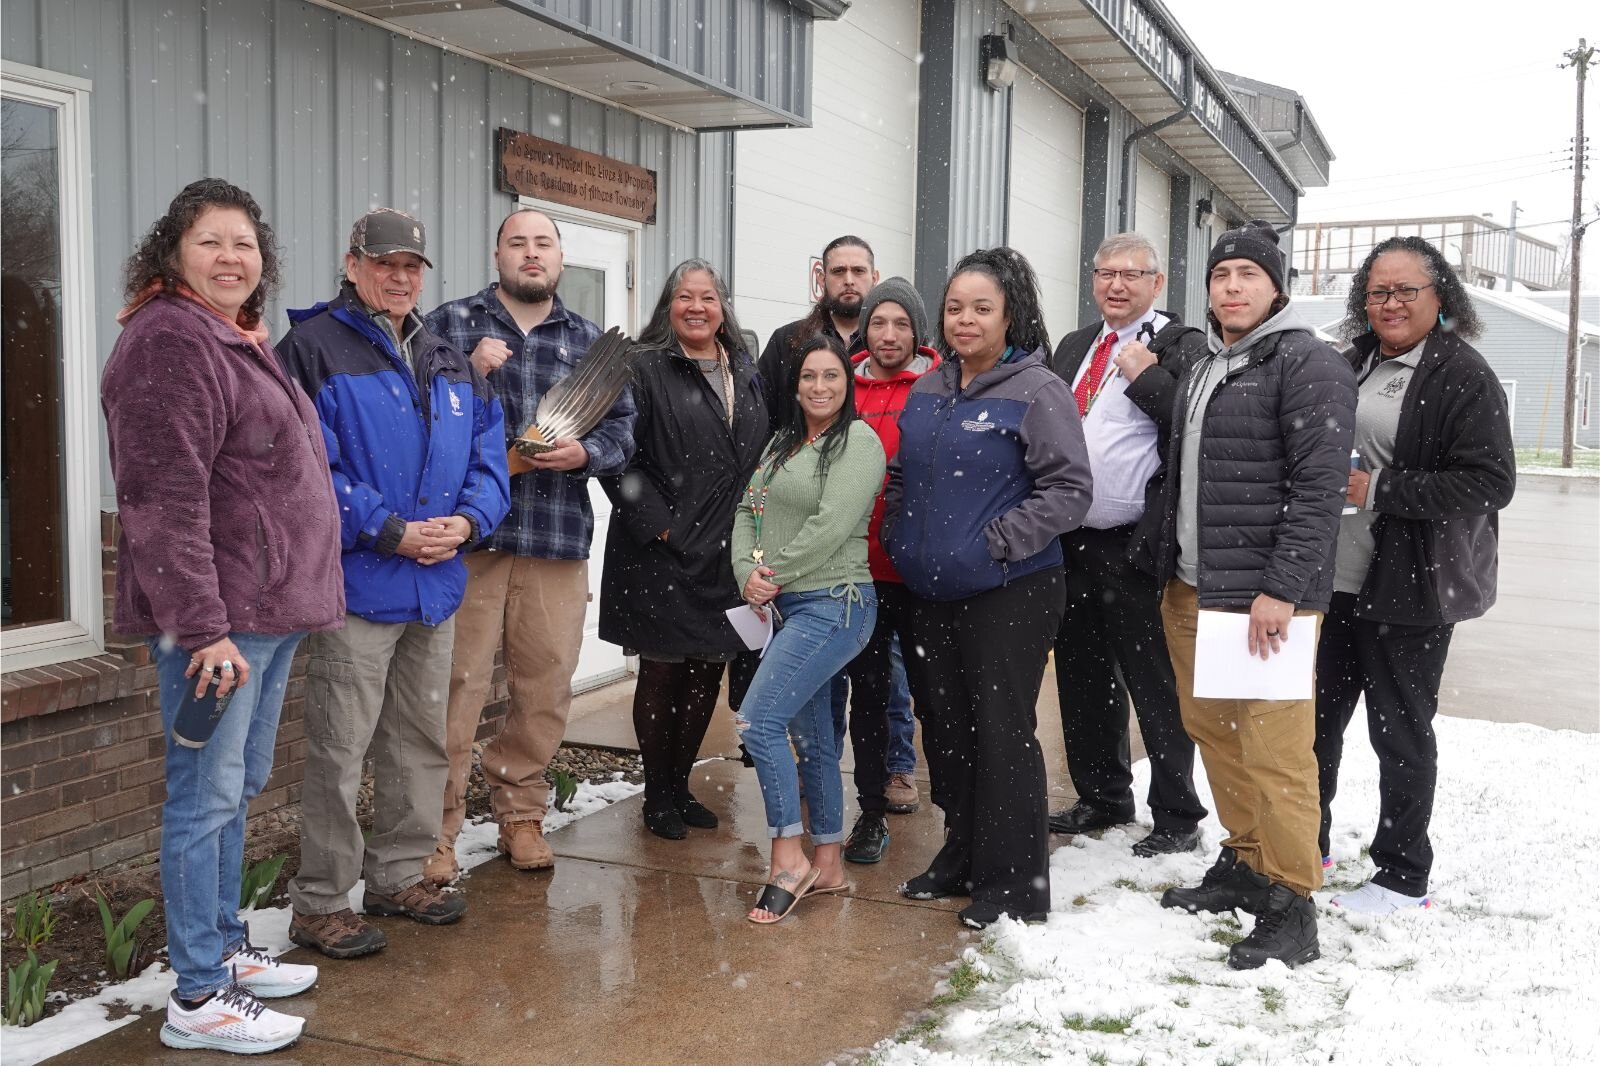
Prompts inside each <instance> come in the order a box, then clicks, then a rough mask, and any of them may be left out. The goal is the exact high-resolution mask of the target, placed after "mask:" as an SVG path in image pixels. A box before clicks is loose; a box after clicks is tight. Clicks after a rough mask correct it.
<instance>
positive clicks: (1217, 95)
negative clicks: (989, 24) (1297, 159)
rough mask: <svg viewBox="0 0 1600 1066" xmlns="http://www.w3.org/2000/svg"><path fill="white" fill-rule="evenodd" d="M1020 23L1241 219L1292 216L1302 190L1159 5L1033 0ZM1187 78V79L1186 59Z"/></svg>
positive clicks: (1154, 0)
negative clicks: (1149, 129) (1151, 131)
mask: <svg viewBox="0 0 1600 1066" xmlns="http://www.w3.org/2000/svg"><path fill="white" fill-rule="evenodd" d="M1023 10H1024V11H1025V12H1026V13H1025V14H1024V15H1023V17H1024V18H1026V19H1027V20H1028V22H1029V23H1030V24H1032V25H1033V27H1034V28H1035V29H1037V30H1038V31H1039V32H1040V33H1041V34H1043V35H1044V36H1045V37H1046V38H1047V39H1048V40H1049V41H1050V43H1051V44H1053V45H1054V46H1055V47H1056V48H1057V49H1059V50H1060V51H1061V53H1062V54H1063V55H1065V56H1066V57H1067V58H1068V59H1071V60H1072V61H1073V62H1074V63H1076V64H1077V65H1078V66H1080V67H1082V68H1083V69H1084V70H1085V71H1086V72H1087V73H1088V74H1089V76H1090V77H1092V78H1093V79H1094V80H1095V81H1097V82H1099V83H1100V84H1101V85H1102V86H1104V87H1105V89H1106V91H1108V92H1109V93H1110V94H1111V95H1112V96H1114V97H1116V99H1117V101H1118V102H1119V103H1121V104H1122V105H1123V106H1124V107H1126V108H1127V109H1128V110H1129V111H1131V112H1132V113H1133V114H1134V116H1135V117H1136V118H1137V119H1138V120H1139V121H1140V122H1141V123H1143V124H1145V125H1149V124H1152V123H1156V122H1160V121H1161V120H1163V119H1166V118H1168V117H1169V116H1171V115H1173V114H1174V113H1175V112H1177V111H1179V110H1181V109H1183V108H1185V107H1186V108H1187V111H1188V113H1187V114H1186V115H1184V117H1183V118H1182V119H1180V120H1179V121H1177V122H1175V123H1173V124H1172V125H1170V126H1166V127H1164V128H1162V129H1161V130H1160V131H1158V132H1157V133H1156V136H1157V137H1159V138H1160V139H1161V140H1162V141H1163V142H1165V143H1166V144H1167V145H1168V146H1170V147H1171V148H1172V150H1173V151H1175V152H1177V153H1178V154H1179V155H1181V156H1182V157H1183V158H1184V159H1186V160H1188V161H1189V162H1190V163H1191V164H1193V166H1194V167H1195V169H1197V170H1199V171H1200V172H1201V173H1202V174H1204V175H1205V176H1206V177H1207V178H1209V179H1210V180H1211V181H1212V183H1213V184H1215V185H1216V187H1217V188H1218V189H1220V190H1221V191H1222V193H1223V194H1224V195H1225V196H1227V197H1228V198H1229V199H1230V200H1232V201H1233V202H1234V203H1236V204H1238V205H1239V208H1240V209H1241V210H1242V211H1244V212H1245V213H1246V214H1247V215H1249V216H1251V217H1253V218H1263V219H1266V220H1267V221H1269V222H1280V223H1281V222H1289V221H1291V220H1292V219H1293V210H1294V204H1295V200H1296V199H1297V197H1298V196H1299V194H1300V192H1301V191H1302V190H1301V186H1300V185H1299V183H1298V182H1296V180H1295V178H1294V176H1293V175H1292V173H1291V172H1290V170H1289V168H1288V166H1287V165H1286V164H1285V163H1284V161H1283V159H1282V158H1281V157H1280V156H1279V155H1278V153H1277V152H1276V150H1274V148H1273V147H1272V146H1271V144H1270V143H1269V142H1268V141H1267V139H1266V137H1265V136H1264V135H1263V134H1262V133H1261V132H1260V130H1258V129H1256V127H1255V126H1254V125H1253V124H1252V123H1251V122H1250V120H1249V119H1248V118H1246V117H1245V116H1244V114H1243V112H1242V111H1241V110H1240V108H1239V106H1238V104H1237V103H1236V102H1235V101H1234V100H1233V98H1232V97H1231V96H1229V94H1228V91H1227V89H1226V88H1225V87H1224V86H1223V83H1222V80H1221V79H1220V78H1219V77H1218V76H1217V73H1216V71H1215V70H1213V69H1212V67H1211V65H1210V64H1209V63H1207V62H1206V61H1205V59H1204V58H1203V57H1202V56H1201V55H1200V53H1199V50H1198V49H1196V48H1195V46H1194V43H1193V42H1192V41H1190V40H1189V38H1188V37H1187V36H1186V35H1185V34H1184V33H1183V31H1182V30H1180V29H1179V28H1178V26H1177V23H1176V21H1175V20H1173V18H1172V17H1171V16H1170V15H1169V14H1168V13H1167V11H1166V9H1165V8H1164V7H1162V6H1161V4H1160V3H1159V2H1158V0H1033V2H1032V3H1030V4H1028V5H1025V7H1024V8H1023ZM1190 57H1192V59H1193V77H1192V79H1189V78H1186V76H1185V67H1186V65H1187V62H1186V60H1187V59H1188V58H1190Z"/></svg>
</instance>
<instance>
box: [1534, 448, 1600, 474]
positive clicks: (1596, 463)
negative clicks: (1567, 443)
mask: <svg viewBox="0 0 1600 1066" xmlns="http://www.w3.org/2000/svg"><path fill="white" fill-rule="evenodd" d="M1541 467H1543V468H1546V469H1548V468H1550V467H1555V468H1557V469H1560V467H1561V445H1560V444H1559V443H1558V444H1555V445H1553V446H1552V447H1549V448H1518V449H1517V469H1518V470H1536V469H1539V468H1541ZM1572 468H1573V469H1574V470H1600V450H1595V449H1581V448H1574V449H1573V451H1572Z"/></svg>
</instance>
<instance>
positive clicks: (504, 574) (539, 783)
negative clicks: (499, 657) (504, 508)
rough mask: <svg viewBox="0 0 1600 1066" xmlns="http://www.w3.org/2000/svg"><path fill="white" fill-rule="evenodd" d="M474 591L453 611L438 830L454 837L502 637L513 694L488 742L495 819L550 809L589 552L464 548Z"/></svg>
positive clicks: (579, 640) (539, 814) (487, 773)
mask: <svg viewBox="0 0 1600 1066" xmlns="http://www.w3.org/2000/svg"><path fill="white" fill-rule="evenodd" d="M466 562H467V595H466V599H465V600H464V601H463V602H462V604H461V609H460V610H459V611H457V612H456V643H455V652H454V654H453V656H452V659H451V663H450V709H449V724H448V737H447V740H446V746H447V748H448V750H449V757H450V774H449V777H448V779H447V780H446V782H445V788H444V821H443V824H442V825H441V827H440V831H439V838H440V840H443V841H453V840H454V839H455V837H456V834H457V833H459V832H460V831H461V824H462V822H463V821H465V820H466V815H467V778H468V777H469V775H470V774H471V773H472V743H473V741H474V740H475V739H476V737H477V734H478V724H479V722H480V721H482V718H483V705H484V704H485V703H486V702H487V701H488V698H489V689H490V686H491V685H492V683H493V681H494V653H495V649H497V648H499V647H500V641H501V638H502V637H504V639H505V667H506V681H507V684H508V685H509V687H510V689H511V702H510V706H509V708H508V709H507V710H506V717H505V723H504V725H502V726H501V728H500V732H499V734H497V735H496V736H495V738H494V739H493V740H491V741H489V743H488V744H487V745H485V746H484V749H483V776H484V778H485V779H486V780H487V781H488V783H489V791H490V802H491V804H492V806H493V810H494V817H495V821H497V822H500V823H501V824H504V823H506V822H515V821H520V820H523V819H528V818H543V817H544V812H545V801H546V799H547V798H548V793H549V786H548V785H547V784H546V783H545V779H544V771H545V767H546V766H548V765H550V760H551V758H552V757H554V755H555V753H556V749H557V748H558V747H560V746H561V737H562V734H564V733H565V732H566V729H567V711H568V710H569V709H570V708H571V706H572V674H573V672H574V671H575V670H577V668H578V651H579V649H580V648H581V647H582V645H583V615H584V611H585V610H586V609H587V606H588V602H589V563H588V561H587V560H584V559H535V558H528V557H525V556H518V555H512V554H511V553H509V552H500V551H475V552H471V553H469V554H468V555H467V559H466Z"/></svg>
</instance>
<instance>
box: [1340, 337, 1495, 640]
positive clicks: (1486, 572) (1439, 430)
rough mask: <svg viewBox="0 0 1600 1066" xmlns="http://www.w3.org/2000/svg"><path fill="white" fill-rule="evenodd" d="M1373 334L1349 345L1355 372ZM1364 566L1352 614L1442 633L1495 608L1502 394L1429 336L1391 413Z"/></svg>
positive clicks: (1470, 357)
mask: <svg viewBox="0 0 1600 1066" xmlns="http://www.w3.org/2000/svg"><path fill="white" fill-rule="evenodd" d="M1377 344H1378V338H1377V336H1376V335H1375V334H1365V335H1363V336H1361V337H1358V338H1356V342H1355V346H1354V347H1353V348H1352V349H1351V351H1350V352H1349V356H1350V358H1351V360H1352V362H1353V363H1354V364H1355V365H1358V366H1359V365H1361V364H1362V363H1364V362H1365V361H1366V358H1367V357H1368V356H1369V355H1370V354H1371V353H1372V349H1373V348H1375V347H1377ZM1374 477H1376V478H1377V489H1376V490H1375V491H1374V492H1373V499H1372V509H1373V510H1374V511H1376V512H1377V515H1378V517H1377V520H1376V521H1375V522H1374V523H1373V526H1372V536H1373V541H1374V546H1373V554H1372V566H1371V567H1370V568H1369V569H1368V570H1367V580H1366V581H1365V583H1363V584H1362V586H1361V592H1360V594H1359V595H1358V596H1357V597H1356V616H1357V617H1359V618H1365V619H1368V620H1370V621H1373V622H1388V623H1391V624H1395V625H1409V626H1421V625H1442V624H1445V623H1450V622H1461V621H1465V620H1466V619H1468V618H1477V617H1478V616H1479V615H1481V614H1483V613H1484V612H1485V611H1487V610H1488V609H1489V608H1490V607H1492V606H1494V601H1495V590H1496V577H1497V572H1498V569H1499V559H1500V553H1499V543H1500V522H1499V512H1500V510H1501V509H1502V508H1503V507H1505V506H1506V505H1507V504H1509V503H1510V502H1511V497H1512V494H1513V493H1515V492H1516V488H1517V456H1516V451H1515V449H1514V447H1513V446H1512V443H1511V418H1510V415H1509V414H1508V412H1507V406H1506V394H1505V389H1504V387H1503V386H1501V384H1500V379H1499V378H1497V377H1496V376H1495V373H1494V370H1493V369H1492V368H1491V367H1490V366H1489V363H1488V362H1487V361H1486V360H1485V359H1484V358H1483V356H1482V355H1480V354H1478V351H1477V349H1475V348H1473V347H1472V345H1470V344H1468V343H1467V342H1466V341H1464V340H1462V339H1461V338H1460V337H1457V336H1455V335H1454V334H1451V333H1442V332H1440V331H1439V330H1434V331H1433V332H1432V333H1431V334H1429V335H1428V340H1427V343H1426V345H1425V346H1424V347H1423V349H1422V359H1421V361H1420V362H1419V363H1418V364H1417V369H1416V371H1415V372H1414V374H1413V377H1412V381H1411V385H1410V387H1409V388H1407V389H1406V396H1405V400H1404V401H1402V403H1401V405H1400V424H1399V426H1398V427H1397V430H1396V433H1395V441H1394V461H1393V462H1392V463H1391V465H1389V466H1388V467H1386V468H1385V469H1383V470H1382V471H1379V472H1378V473H1376V474H1374Z"/></svg>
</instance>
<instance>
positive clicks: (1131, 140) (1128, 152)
mask: <svg viewBox="0 0 1600 1066" xmlns="http://www.w3.org/2000/svg"><path fill="white" fill-rule="evenodd" d="M1193 106H1194V56H1193V54H1190V55H1186V56H1184V57H1183V110H1181V111H1175V112H1173V113H1172V114H1170V115H1168V116H1167V117H1166V118H1163V119H1158V120H1157V121H1155V122H1152V123H1150V125H1148V126H1141V127H1139V128H1138V129H1136V130H1134V131H1133V132H1132V133H1130V134H1128V136H1127V137H1126V138H1125V139H1124V140H1123V142H1122V199H1121V200H1119V201H1118V203H1117V232H1118V233H1126V232H1128V227H1129V225H1130V224H1131V223H1132V216H1133V202H1132V193H1133V151H1134V145H1135V144H1136V143H1137V142H1138V141H1139V139H1140V138H1142V137H1148V136H1150V135H1151V134H1153V133H1159V132H1160V131H1162V130H1164V129H1166V128H1167V127H1168V126H1172V125H1175V124H1177V123H1179V122H1182V121H1183V120H1184V119H1186V118H1188V117H1189V111H1190V109H1191V108H1192V107H1193Z"/></svg>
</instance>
